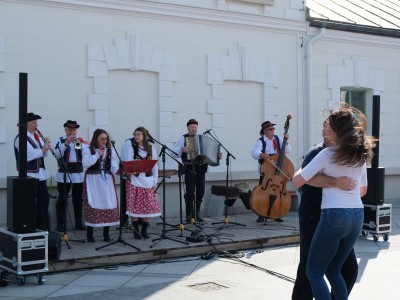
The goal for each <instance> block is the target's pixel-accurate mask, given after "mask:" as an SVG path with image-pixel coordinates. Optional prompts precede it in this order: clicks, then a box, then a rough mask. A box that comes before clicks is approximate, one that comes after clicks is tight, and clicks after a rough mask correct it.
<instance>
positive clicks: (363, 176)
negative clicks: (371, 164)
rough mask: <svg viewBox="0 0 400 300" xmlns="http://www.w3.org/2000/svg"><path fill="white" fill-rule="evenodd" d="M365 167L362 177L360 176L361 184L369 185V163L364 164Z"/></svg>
mask: <svg viewBox="0 0 400 300" xmlns="http://www.w3.org/2000/svg"><path fill="white" fill-rule="evenodd" d="M363 168H364V172H363V173H362V175H361V178H360V186H368V178H367V165H366V164H364V166H363Z"/></svg>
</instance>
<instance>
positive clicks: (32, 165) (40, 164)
mask: <svg viewBox="0 0 400 300" xmlns="http://www.w3.org/2000/svg"><path fill="white" fill-rule="evenodd" d="M17 138H18V135H17V136H16V137H15V139H14V154H15V161H16V163H17V171H18V170H19V162H18V149H17V147H15V141H16V140H17ZM27 141H28V143H29V144H31V145H32V147H33V148H35V149H38V148H39V147H38V146H37V145H36V143H35V142H34V141H33V140H32V139H31V138H30V137H27ZM39 145H40V146H41V143H40V141H39ZM40 168H43V169H46V168H45V166H44V159H43V157H39V158H35V159H33V160H31V161H28V162H27V163H26V169H27V170H26V171H27V172H29V173H39V169H40Z"/></svg>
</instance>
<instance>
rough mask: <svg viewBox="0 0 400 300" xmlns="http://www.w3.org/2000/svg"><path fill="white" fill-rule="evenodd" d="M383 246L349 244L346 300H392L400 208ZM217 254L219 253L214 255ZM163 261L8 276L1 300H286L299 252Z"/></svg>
mask: <svg viewBox="0 0 400 300" xmlns="http://www.w3.org/2000/svg"><path fill="white" fill-rule="evenodd" d="M392 204H393V208H392V214H391V217H392V222H391V232H390V235H389V239H388V241H384V240H383V238H382V235H378V236H377V238H378V241H375V240H374V238H373V236H372V235H371V234H370V233H368V232H367V233H368V235H367V236H366V237H362V236H361V237H360V238H359V240H358V242H357V244H356V254H357V257H358V261H359V275H358V280H357V283H356V285H355V287H354V289H353V291H352V293H351V295H350V297H349V299H359V300H364V299H386V300H390V299H399V296H398V295H397V288H398V285H399V283H398V278H400V262H399V257H400V201H398V202H392ZM215 250H216V251H218V249H215ZM215 253H216V252H212V251H211V252H208V253H204V255H203V256H199V255H197V256H193V257H183V258H178V259H166V260H159V261H154V262H151V263H135V264H132V265H129V264H124V265H118V266H110V267H107V268H96V269H90V267H91V266H90V265H88V266H87V268H88V269H84V270H73V271H65V272H60V273H51V274H48V275H46V281H45V284H44V285H38V284H37V278H36V277H34V276H30V277H29V276H27V277H26V282H25V284H24V285H23V286H19V285H18V284H17V282H16V278H15V276H14V275H9V276H7V279H8V280H10V282H9V284H8V286H7V287H3V288H0V298H1V299H5V300H6V299H44V298H52V297H57V299H71V300H72V299H190V298H194V299H213V298H214V299H230V300H233V299H241V300H243V299H290V297H291V292H292V288H293V281H294V278H295V274H296V269H297V264H298V259H299V245H298V244H292V245H285V246H279V247H276V246H275V247H268V248H262V249H260V248H258V249H256V250H243V251H238V252H233V253H228V252H218V254H215Z"/></svg>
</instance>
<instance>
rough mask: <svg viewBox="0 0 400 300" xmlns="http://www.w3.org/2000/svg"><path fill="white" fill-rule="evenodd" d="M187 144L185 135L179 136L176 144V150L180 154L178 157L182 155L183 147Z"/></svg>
mask: <svg viewBox="0 0 400 300" xmlns="http://www.w3.org/2000/svg"><path fill="white" fill-rule="evenodd" d="M183 146H185V141H184V137H183V135H182V136H181V137H180V138H179V140H178V141H177V142H176V144H175V146H174V152H175V153H176V154H178V157H181V156H182V147H183Z"/></svg>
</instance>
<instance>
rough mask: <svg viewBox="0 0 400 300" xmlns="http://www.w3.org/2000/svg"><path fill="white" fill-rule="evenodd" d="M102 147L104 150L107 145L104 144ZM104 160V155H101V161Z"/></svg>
mask: <svg viewBox="0 0 400 300" xmlns="http://www.w3.org/2000/svg"><path fill="white" fill-rule="evenodd" d="M101 148H102V149H103V151H104V150H105V149H106V148H107V147H106V145H102V146H101ZM102 160H103V155H101V156H100V162H101V161H102Z"/></svg>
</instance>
